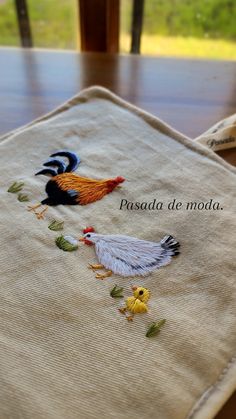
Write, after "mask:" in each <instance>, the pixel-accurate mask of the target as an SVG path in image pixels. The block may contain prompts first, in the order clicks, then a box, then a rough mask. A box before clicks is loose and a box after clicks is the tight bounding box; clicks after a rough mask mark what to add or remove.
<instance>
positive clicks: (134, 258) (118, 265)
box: [85, 233, 180, 277]
mask: <svg viewBox="0 0 236 419" xmlns="http://www.w3.org/2000/svg"><path fill="white" fill-rule="evenodd" d="M85 238H87V239H88V240H89V241H91V242H92V243H94V244H95V252H96V255H97V258H98V260H99V262H100V263H101V264H102V265H103V266H104V267H105V268H106V269H109V270H111V271H112V272H114V273H115V274H118V275H121V276H124V277H127V276H146V275H148V274H150V273H151V272H153V271H154V270H156V269H158V268H160V267H161V266H165V265H168V264H169V263H170V262H171V259H172V256H176V255H177V254H179V251H178V249H179V246H180V245H179V243H178V242H177V241H176V240H175V239H174V238H173V237H172V236H165V237H164V238H163V239H162V240H161V241H160V242H158V243H154V242H150V241H146V240H139V239H137V238H134V237H129V236H123V235H102V234H96V233H90V234H86V235H85Z"/></svg>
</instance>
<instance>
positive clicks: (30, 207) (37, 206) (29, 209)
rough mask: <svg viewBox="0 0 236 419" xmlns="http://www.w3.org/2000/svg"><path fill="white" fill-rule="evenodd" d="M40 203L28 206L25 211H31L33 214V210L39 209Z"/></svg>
mask: <svg viewBox="0 0 236 419" xmlns="http://www.w3.org/2000/svg"><path fill="white" fill-rule="evenodd" d="M41 205H42V204H41V203H40V204H35V205H28V207H27V208H28V209H27V211H33V212H35V210H36V209H37V208H39V207H41Z"/></svg>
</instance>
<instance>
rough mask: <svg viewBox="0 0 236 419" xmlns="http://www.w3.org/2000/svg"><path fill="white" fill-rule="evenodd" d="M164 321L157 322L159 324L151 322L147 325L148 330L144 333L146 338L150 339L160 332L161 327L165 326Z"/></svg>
mask: <svg viewBox="0 0 236 419" xmlns="http://www.w3.org/2000/svg"><path fill="white" fill-rule="evenodd" d="M165 322H166V319H162V320H159V322H153V323H151V324H150V325H149V327H148V330H147V332H146V335H145V336H146V337H147V338H150V337H152V336H155V335H157V334H158V333H159V332H160V329H161V327H162V326H163V325H164V324H165Z"/></svg>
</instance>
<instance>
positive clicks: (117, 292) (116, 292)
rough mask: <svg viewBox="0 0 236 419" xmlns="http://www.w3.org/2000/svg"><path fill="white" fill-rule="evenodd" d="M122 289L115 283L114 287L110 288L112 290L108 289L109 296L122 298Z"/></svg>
mask: <svg viewBox="0 0 236 419" xmlns="http://www.w3.org/2000/svg"><path fill="white" fill-rule="evenodd" d="M123 290H124V288H120V287H118V286H117V285H115V286H114V288H112V290H111V291H110V296H111V297H112V298H123V297H124V296H123V294H122V293H123Z"/></svg>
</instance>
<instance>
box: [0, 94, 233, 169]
mask: <svg viewBox="0 0 236 419" xmlns="http://www.w3.org/2000/svg"><path fill="white" fill-rule="evenodd" d="M93 98H101V99H109V100H111V101H112V102H113V103H115V104H116V105H118V106H121V107H123V108H125V109H128V110H130V111H131V112H133V113H134V114H136V115H138V116H140V117H141V118H142V119H143V120H144V121H145V122H146V123H148V124H149V125H151V126H152V127H153V128H157V129H158V130H159V131H161V132H162V133H163V134H165V135H169V136H170V137H171V138H173V139H175V140H176V141H179V142H180V143H182V144H184V145H185V146H186V147H188V148H189V149H191V150H192V151H194V152H197V153H198V154H201V155H203V156H205V157H208V158H210V159H211V160H214V161H215V162H217V163H219V164H220V165H221V167H222V166H223V167H224V168H225V169H227V170H229V171H230V172H232V173H234V174H236V168H235V167H233V166H232V165H230V164H229V163H227V162H226V161H225V160H224V159H223V158H222V157H220V156H218V155H217V154H216V153H215V152H214V151H213V150H210V149H208V148H207V147H206V146H204V145H202V144H200V143H198V142H197V141H193V140H192V139H190V138H189V137H187V136H185V135H184V134H182V133H180V132H179V131H177V130H175V129H174V128H172V127H171V126H170V125H168V124H167V123H165V122H164V121H162V120H161V119H159V118H158V117H156V116H154V115H152V114H151V113H149V112H146V111H144V110H143V109H141V108H138V107H137V106H135V105H132V104H131V103H129V102H127V101H125V100H124V99H122V98H121V97H119V96H117V95H116V94H115V93H113V92H111V91H110V90H108V89H106V88H104V87H101V86H90V87H88V88H86V89H83V90H81V91H80V92H79V93H78V94H76V95H75V96H73V97H72V98H71V99H69V100H68V101H66V102H64V103H63V104H61V105H59V106H58V107H57V108H55V109H54V110H52V111H51V112H49V113H47V114H45V115H43V116H41V117H39V118H37V119H35V120H34V121H32V122H30V123H29V124H26V125H24V126H22V127H19V128H17V129H16V130H13V131H10V132H9V133H6V134H4V135H3V136H1V137H0V145H1V143H3V142H4V141H5V140H8V139H9V138H12V137H14V136H15V135H17V134H19V133H22V132H23V131H25V130H27V129H29V128H31V127H32V126H35V125H37V124H40V123H44V122H46V121H47V120H48V119H50V118H52V117H53V116H56V115H58V114H60V113H62V112H64V111H66V110H68V109H70V108H71V107H73V106H76V105H78V104H79V103H84V102H87V101H88V100H89V99H93Z"/></svg>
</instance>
